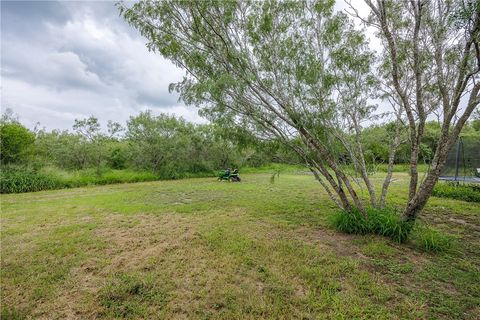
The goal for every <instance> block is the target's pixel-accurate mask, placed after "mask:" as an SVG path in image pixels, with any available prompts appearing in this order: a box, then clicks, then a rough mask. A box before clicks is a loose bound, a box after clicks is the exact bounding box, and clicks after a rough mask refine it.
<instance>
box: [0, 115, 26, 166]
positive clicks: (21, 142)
mask: <svg viewBox="0 0 480 320" xmlns="http://www.w3.org/2000/svg"><path fill="white" fill-rule="evenodd" d="M5 120H6V119H2V121H0V161H1V163H2V164H20V163H25V162H26V161H27V160H28V159H29V157H30V155H31V154H32V151H33V150H32V147H33V144H34V142H35V135H34V134H33V132H31V131H30V130H28V129H27V128H25V127H24V126H23V125H21V124H20V123H18V122H11V121H7V122H5Z"/></svg>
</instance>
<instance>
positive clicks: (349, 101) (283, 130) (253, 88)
mask: <svg viewBox="0 0 480 320" xmlns="http://www.w3.org/2000/svg"><path fill="white" fill-rule="evenodd" d="M333 4H334V1H331V0H327V1H281V2H280V1H265V2H257V1H238V2H237V1H161V2H154V1H141V2H138V3H136V4H134V5H133V6H132V7H131V8H127V7H125V6H123V5H120V9H121V11H122V13H123V16H124V17H125V19H126V20H127V21H128V22H129V23H130V24H132V25H133V26H135V27H136V28H137V29H139V30H140V32H141V33H142V34H143V35H144V36H145V37H147V38H148V39H149V43H148V45H147V46H148V48H149V49H150V50H153V51H155V52H159V53H160V54H162V55H163V56H164V57H166V58H168V59H170V60H171V61H173V62H174V63H175V64H177V65H178V66H180V67H181V68H183V69H185V70H186V71H187V74H186V76H185V78H184V80H183V81H182V82H181V83H178V84H175V85H173V86H172V89H175V90H178V91H179V92H180V93H181V97H182V99H183V100H184V101H185V102H186V103H188V104H195V105H198V106H201V107H202V112H203V114H204V115H206V116H207V117H209V118H210V119H211V120H213V121H217V122H222V121H223V122H225V121H228V122H230V123H235V124H236V125H237V126H239V127H243V128H248V129H249V130H251V131H252V132H256V134H257V135H258V136H259V137H265V138H269V137H275V138H276V139H280V140H281V141H283V143H285V144H287V145H289V146H290V147H291V148H292V149H294V150H295V151H296V152H297V153H298V154H299V155H300V156H301V157H302V159H303V160H304V162H305V164H306V165H308V166H309V167H310V169H311V170H312V172H313V173H314V174H315V177H317V179H318V181H319V182H320V183H321V184H322V185H323V187H324V188H325V189H326V190H327V192H328V194H329V195H330V196H331V198H332V199H333V200H334V201H335V202H336V203H337V204H338V205H339V206H340V207H342V208H343V209H346V210H350V209H352V208H353V207H357V208H360V210H363V208H364V204H363V203H362V201H361V199H360V197H359V196H358V195H357V193H356V191H355V189H354V186H353V181H352V179H351V178H350V177H349V176H348V175H347V174H346V173H345V171H344V170H342V167H341V164H340V161H339V159H341V155H342V154H344V153H347V154H349V157H350V158H352V157H353V156H354V154H355V158H356V159H357V158H358V157H357V156H356V155H360V157H363V154H362V153H361V152H358V151H359V150H358V149H357V147H358V146H357V145H356V143H355V141H347V139H344V140H343V141H342V142H343V143H344V144H345V143H348V145H349V146H353V147H352V148H345V149H342V150H341V149H339V148H335V146H338V145H339V144H338V143H336V141H337V139H338V138H339V137H340V136H339V135H338V134H335V133H338V132H339V125H344V124H345V123H344V122H343V121H340V120H339V117H341V116H345V114H346V113H349V112H348V110H349V109H350V110H352V112H350V113H349V117H350V118H349V119H350V120H349V121H350V122H351V123H353V122H356V123H357V125H356V128H357V129H359V130H360V129H361V123H362V122H363V121H365V119H367V118H368V117H369V115H370V114H371V113H372V112H373V111H374V109H375V108H371V107H366V106H365V105H364V102H365V101H366V100H367V98H368V95H369V93H370V91H371V90H370V88H371V87H372V86H373V85H374V81H373V79H372V77H371V76H370V75H371V72H370V66H371V65H372V63H373V54H372V53H371V52H370V51H369V50H368V46H367V45H366V41H365V38H364V36H363V34H362V33H361V32H358V31H356V30H354V28H353V24H352V23H351V22H350V21H349V19H348V18H347V16H346V15H345V14H342V13H337V14H335V13H334V12H333ZM346 84H348V85H349V86H350V87H348V86H347V85H346ZM350 90H353V91H351V92H350ZM341 93H342V94H341ZM343 93H345V95H343ZM347 93H348V94H347ZM340 106H341V107H340ZM349 130H352V131H353V130H354V128H350V129H349ZM298 142H300V143H298ZM349 151H352V152H349ZM356 163H357V164H360V166H359V167H358V168H359V172H360V174H361V176H362V179H363V181H364V182H365V184H366V185H367V189H368V191H369V192H370V199H371V202H372V205H375V204H376V202H377V201H376V198H375V197H376V195H375V193H374V189H373V187H372V186H371V184H370V182H369V180H368V177H367V175H366V174H365V171H364V170H362V168H361V165H362V163H363V161H362V159H361V158H359V159H358V161H356Z"/></svg>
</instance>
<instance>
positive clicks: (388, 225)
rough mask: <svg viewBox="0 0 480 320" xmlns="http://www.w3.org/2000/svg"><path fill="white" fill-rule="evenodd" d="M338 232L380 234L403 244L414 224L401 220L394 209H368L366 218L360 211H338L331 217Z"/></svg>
mask: <svg viewBox="0 0 480 320" xmlns="http://www.w3.org/2000/svg"><path fill="white" fill-rule="evenodd" d="M330 222H331V224H332V226H333V227H335V228H336V229H337V230H339V231H342V232H345V233H353V234H378V235H382V236H386V237H389V238H391V239H392V240H394V241H396V242H399V243H402V242H405V241H406V240H407V239H408V236H409V234H410V231H411V230H412V227H413V224H412V223H411V222H406V221H404V220H402V219H401V217H400V215H399V214H398V213H397V212H396V211H395V210H393V209H389V208H388V209H375V208H368V209H367V210H366V216H364V215H363V214H362V213H361V212H360V210H358V209H354V210H352V211H350V212H348V211H338V212H335V213H334V214H332V215H331V216H330Z"/></svg>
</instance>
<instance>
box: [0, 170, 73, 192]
mask: <svg viewBox="0 0 480 320" xmlns="http://www.w3.org/2000/svg"><path fill="white" fill-rule="evenodd" d="M65 186H66V185H65V183H64V182H63V181H62V180H60V179H58V178H57V177H55V176H52V175H48V174H45V173H40V172H37V171H35V170H32V169H26V168H21V167H3V168H2V170H1V172H0V193H20V192H33V191H40V190H50V189H61V188H64V187H65Z"/></svg>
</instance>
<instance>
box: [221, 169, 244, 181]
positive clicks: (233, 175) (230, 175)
mask: <svg viewBox="0 0 480 320" xmlns="http://www.w3.org/2000/svg"><path fill="white" fill-rule="evenodd" d="M218 181H230V182H240V181H242V179H240V176H239V175H238V169H235V170H233V172H230V169H227V170H225V171H221V172H220V173H219V174H218Z"/></svg>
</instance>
